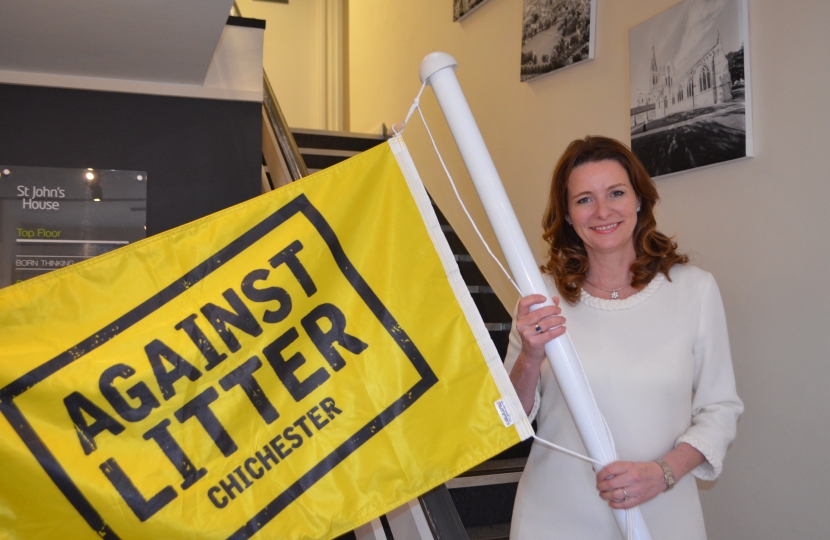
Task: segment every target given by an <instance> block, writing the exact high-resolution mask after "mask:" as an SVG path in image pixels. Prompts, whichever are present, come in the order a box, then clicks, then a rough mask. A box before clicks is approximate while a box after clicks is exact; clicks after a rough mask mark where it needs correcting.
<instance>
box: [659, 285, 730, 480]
mask: <svg viewBox="0 0 830 540" xmlns="http://www.w3.org/2000/svg"><path fill="white" fill-rule="evenodd" d="M693 352H694V357H695V373H694V383H693V386H692V390H693V392H694V397H693V399H692V425H691V427H689V429H688V430H687V431H686V432H685V433H684V434H683V435H681V436H680V437H679V438H678V439H677V442H676V443H675V444H676V445H677V444H680V443H683V442H685V443H688V444H690V445H691V446H693V447H694V448H696V449H697V450H699V451H700V453H702V454H703V455H704V457H705V458H706V461H705V462H704V463H702V464H701V465H699V466H697V467H696V468H695V469H693V470H692V474H693V475H695V476H696V477H698V478H700V479H701V480H714V479H715V478H717V477H718V476H719V475H720V473H721V471H722V469H723V459H724V458H725V457H726V449H727V447H728V446H729V444H730V443H731V442H732V440H733V439H734V438H735V428H736V424H737V421H738V417H739V416H740V415H741V413H742V412H743V410H744V405H743V403H742V402H741V399H740V398H739V397H738V394H737V391H736V389H735V374H734V372H733V370H732V355H731V353H730V351H729V335H728V333H727V330H726V315H725V313H724V310H723V302H722V301H721V296H720V291H719V290H718V285H717V283H715V279H714V278H713V277H712V276H711V274H707V279H706V281H705V283H704V286H703V290H702V303H701V310H700V321H699V326H698V335H697V340H696V341H695V345H694V351H693Z"/></svg>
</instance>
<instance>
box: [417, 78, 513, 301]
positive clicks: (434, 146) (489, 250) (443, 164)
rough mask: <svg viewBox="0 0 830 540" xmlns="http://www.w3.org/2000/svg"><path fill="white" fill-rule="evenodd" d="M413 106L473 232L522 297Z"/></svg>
mask: <svg viewBox="0 0 830 540" xmlns="http://www.w3.org/2000/svg"><path fill="white" fill-rule="evenodd" d="M419 95H420V94H419ZM413 106H414V107H415V108H416V109H418V115H419V116H420V117H421V121H422V122H423V123H424V127H425V128H426V130H427V135H429V140H430V141H432V147H433V148H435V154H436V155H437V156H438V161H440V162H441V167H443V168H444V172H445V173H446V175H447V178H448V179H449V181H450V185H451V186H452V190H453V193H455V198H456V199H458V204H460V205H461V209H462V210H464V214H465V215H466V216H467V219H468V220H470V225H472V226H473V230H474V231H475V232H476V234H477V235H478V238H479V240H481V243H482V244H484V247H485V248H486V249H487V253H489V254H490V257H492V258H493V260H494V261H496V264H497V265H498V266H499V268H501V271H502V272H504V275H505V277H507V280H508V281H509V282H510V283H511V284H512V285H513V287H515V288H516V290H517V291H518V292H519V295H521V294H522V290H521V289H520V288H519V286H518V285H516V282H515V281H513V276H511V275H510V272H508V271H507V269H506V268H505V267H504V266H503V265H502V264H501V261H500V260H499V258H498V257H496V254H495V253H493V250H491V249H490V245H489V244H488V243H487V240H485V239H484V236H483V235H482V234H481V231H479V230H478V227H477V226H476V222H475V221H474V220H473V216H471V215H470V212H468V211H467V207H466V206H465V205H464V201H462V200H461V195H460V194H459V193H458V188H456V187H455V182H454V181H453V179H452V175H451V174H450V171H449V169H447V164H446V163H444V158H443V157H441V152H439V151H438V145H437V144H435V139H434V138H433V136H432V132H431V131H430V130H429V126H428V125H427V120H426V118H424V113H423V112H421V107H420V106H416V105H413Z"/></svg>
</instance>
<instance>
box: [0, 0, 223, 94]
mask: <svg viewBox="0 0 830 540" xmlns="http://www.w3.org/2000/svg"><path fill="white" fill-rule="evenodd" d="M232 5H233V0H2V1H0V70H8V71H16V72H28V73H51V74H60V75H76V76H84V77H103V78H112V79H129V80H143V81H155V82H164V83H177V84H196V85H200V84H202V83H203V82H204V80H205V75H206V74H207V71H208V66H209V65H210V61H211V58H213V53H214V51H215V50H216V46H217V44H218V43H219V38H220V36H221V34H222V30H223V29H224V27H225V22H226V21H227V18H228V14H229V13H230V9H231V6H232Z"/></svg>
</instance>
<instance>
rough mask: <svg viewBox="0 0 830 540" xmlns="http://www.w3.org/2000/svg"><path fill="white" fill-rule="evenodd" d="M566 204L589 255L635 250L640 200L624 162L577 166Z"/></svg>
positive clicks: (569, 179) (569, 182) (575, 228)
mask: <svg viewBox="0 0 830 540" xmlns="http://www.w3.org/2000/svg"><path fill="white" fill-rule="evenodd" d="M567 204H568V214H569V216H570V218H571V221H573V228H574V230H575V231H576V234H577V235H579V237H580V238H581V239H582V241H583V242H584V243H585V249H586V251H587V252H588V255H589V257H591V256H594V257H595V256H597V255H601V254H610V253H618V252H623V253H626V254H628V255H633V254H634V253H635V251H634V227H635V226H636V225H637V206H638V205H639V200H638V197H637V194H636V193H635V192H634V188H633V187H631V181H630V180H629V179H628V173H627V172H626V171H625V169H624V168H623V167H622V165H620V164H619V163H617V162H616V161H613V160H604V161H595V162H589V163H585V164H583V165H580V166H579V167H576V168H575V169H574V170H573V171H571V175H570V177H569V178H568V201H567ZM629 250H630V253H629Z"/></svg>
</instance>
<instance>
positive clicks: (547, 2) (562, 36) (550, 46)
mask: <svg viewBox="0 0 830 540" xmlns="http://www.w3.org/2000/svg"><path fill="white" fill-rule="evenodd" d="M596 22H597V0H524V10H523V11H522V62H521V80H522V81H529V80H531V79H535V78H536V77H541V76H542V75H547V74H548V73H552V72H554V71H556V70H558V69H562V68H565V67H568V66H572V65H574V64H578V63H579V62H584V61H585V60H591V59H593V58H594V43H595V42H596V37H595V35H596V27H597V24H596Z"/></svg>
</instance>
